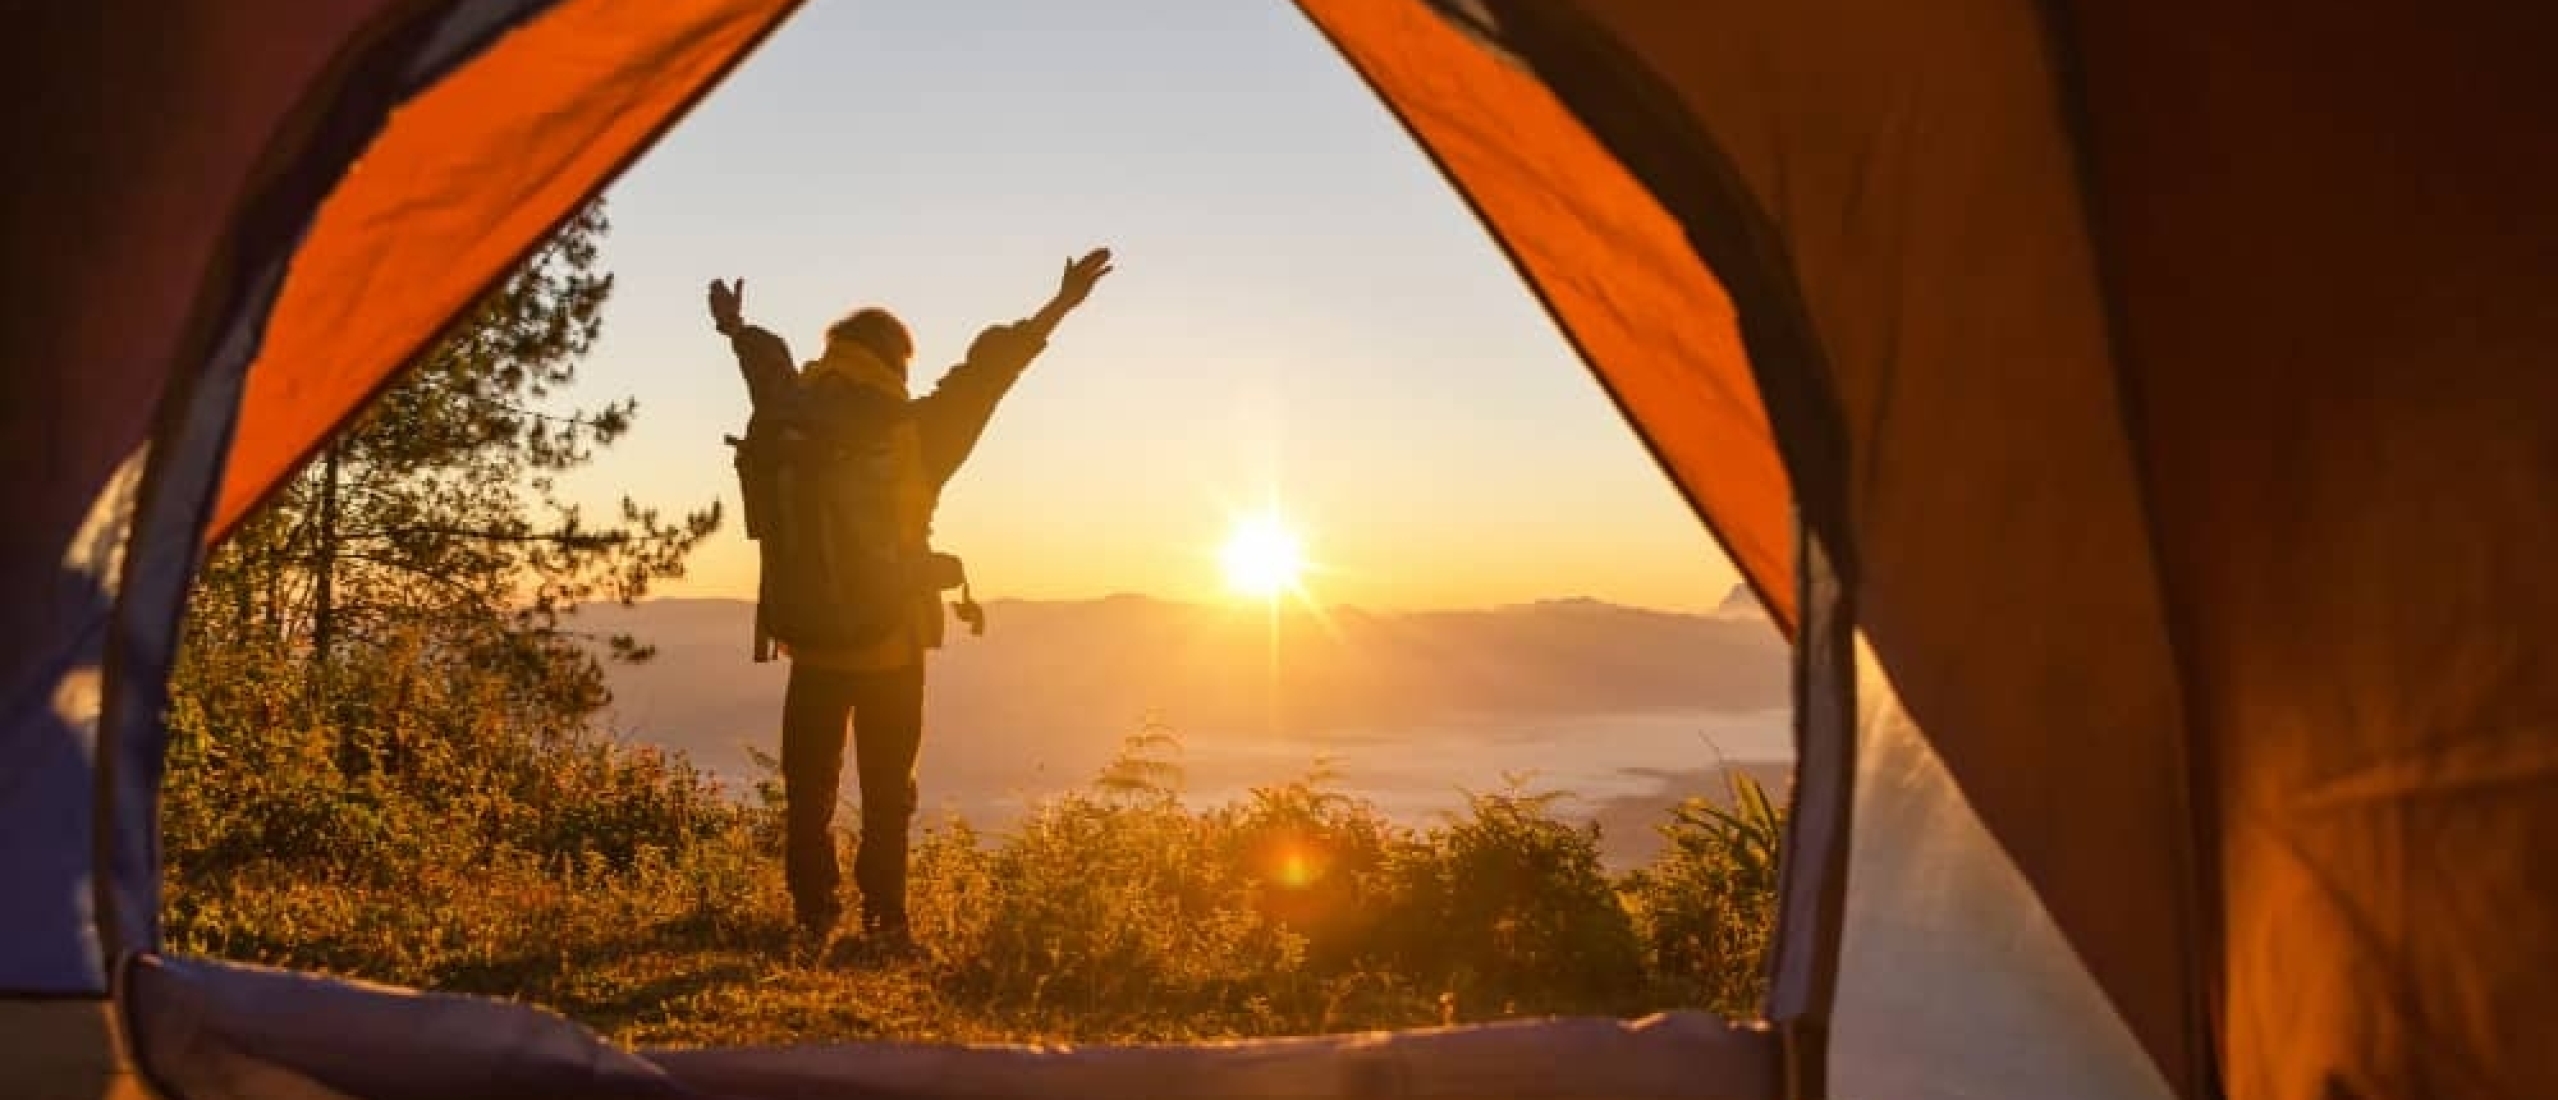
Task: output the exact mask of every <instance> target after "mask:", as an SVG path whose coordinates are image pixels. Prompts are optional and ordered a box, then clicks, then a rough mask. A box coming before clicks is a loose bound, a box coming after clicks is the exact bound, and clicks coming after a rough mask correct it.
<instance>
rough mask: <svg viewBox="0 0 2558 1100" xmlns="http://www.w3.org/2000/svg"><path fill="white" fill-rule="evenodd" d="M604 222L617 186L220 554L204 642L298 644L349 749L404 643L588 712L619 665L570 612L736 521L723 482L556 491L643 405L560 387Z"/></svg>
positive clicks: (535, 707) (606, 282) (593, 302)
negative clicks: (582, 404) (649, 490)
mask: <svg viewBox="0 0 2558 1100" xmlns="http://www.w3.org/2000/svg"><path fill="white" fill-rule="evenodd" d="M606 228H607V223H606V220H605V217H604V213H603V210H602V208H601V206H600V205H598V206H595V207H590V208H589V209H587V210H585V211H584V212H582V213H581V214H579V215H578V216H577V217H576V218H575V219H574V220H572V221H571V222H570V223H569V224H567V225H566V226H564V227H563V228H562V229H561V230H560V232H559V233H558V234H557V235H555V236H554V237H553V238H552V239H551V240H550V241H549V242H548V243H547V244H546V245H545V246H544V247H543V248H542V249H540V250H539V251H538V252H537V253H535V254H534V255H533V256H532V257H530V258H529V259H528V260H527V261H526V262H525V263H524V264H523V265H522V266H521V267H519V268H518V269H517V270H516V271H515V272H514V273H513V274H512V275H511V276H510V277H509V278H508V279H507V280H506V281H505V282H504V283H503V284H501V285H500V286H499V287H498V288H497V289H496V290H495V291H494V292H493V293H491V294H490V295H489V296H488V297H487V298H486V299H484V300H482V301H481V302H480V303H479V304H477V305H476V306H475V307H473V308H472V309H471V310H470V311H469V312H467V313H466V314H464V315H463V317H462V318H461V319H460V320H459V321H458V322H457V323H456V324H455V325H454V326H453V328H452V329H451V330H449V332H448V333H447V334H446V336H445V337H444V338H443V339H442V340H440V341H439V342H438V343H437V344H436V345H435V346H434V347H433V348H432V349H431V350H429V351H428V352H427V353H426V354H425V355H424V356H423V357H421V359H420V360H419V361H418V362H417V363H415V364H414V365H412V366H411V367H410V369H409V370H407V371H406V372H405V373H404V374H403V375H402V376H401V377H400V378H399V379H398V380H397V381H396V382H395V383H394V384H393V385H392V386H391V387H390V388H389V389H388V390H387V391H385V392H384V393H383V394H382V395H381V396H380V397H379V398H378V399H376V400H375V401H374V402H373V404H372V405H371V406H369V407H368V408H367V409H366V410H364V411H363V412H362V413H360V414H359V415H358V416H357V417H356V418H355V420H354V421H353V422H352V423H351V424H349V425H348V426H347V428H346V429H345V430H344V431H342V432H340V433H339V434H338V436H337V437H336V438H334V439H333V440H331V441H330V442H329V443H328V444H327V445H326V446H325V447H324V448H323V449H322V451H321V452H320V453H319V455H318V456H316V457H315V458H314V460H313V461H312V462H310V463H309V464H308V465H307V466H306V467H305V468H304V469H303V470H301V471H300V472H299V473H298V474H296V475H295V476H294V477H292V478H291V479H289V481H288V482H287V483H286V484H285V485H284V486H282V487H281V488H280V489H279V490H278V491H277V492H276V493H275V495H274V496H273V497H271V498H270V499H269V500H268V501H267V502H266V503H265V504H264V505H263V506H262V507H261V508H260V509H259V511H258V512H257V513H256V514H255V515H253V516H251V517H250V518H248V519H247V520H246V521H245V522H244V523H243V524H242V525H241V526H240V528H239V529H238V531H237V533H236V534H235V535H234V536H233V537H232V538H231V539H230V540H229V541H228V542H226V543H225V544H224V545H223V546H222V547H221V548H220V549H219V550H217V551H216V552H215V554H214V555H213V557H212V558H211V560H209V561H208V562H207V564H206V568H205V570H204V572H203V575H202V577H201V579H200V580H199V582H198V586H197V592H196V597H195V602H194V606H193V615H192V619H191V623H190V634H189V640H190V643H191V644H192V645H194V646H199V647H201V646H228V647H257V648H259V649H261V650H265V651H268V652H270V653H271V654H272V655H273V657H274V658H275V659H276V660H277V661H279V662H294V663H298V664H299V666H300V667H301V668H302V670H303V671H304V673H305V679H304V684H305V686H306V689H307V690H308V691H309V692H310V693H311V696H312V698H313V700H314V701H323V702H325V703H326V704H327V706H326V708H325V709H324V715H325V717H324V718H323V720H324V721H330V722H332V723H333V724H335V725H338V726H339V727H340V728H341V729H343V730H344V731H346V742H345V744H343V745H342V746H341V749H342V751H341V758H342V764H343V765H344V766H345V767H347V768H349V769H350V770H354V769H360V768H363V767H365V766H367V765H368V764H369V763H370V762H373V761H377V760H380V759H383V758H384V757H385V755H386V753H385V750H396V748H397V746H383V745H368V744H365V743H363V742H364V740H365V739H364V738H363V737H362V736H360V735H358V734H357V732H356V731H357V730H359V729H362V728H368V727H370V728H385V724H384V723H380V722H367V721H366V720H365V719H366V715H365V713H364V712H365V711H366V710H368V709H376V708H378V707H381V706H388V705H396V704H397V698H396V694H395V695H394V696H393V697H392V698H389V699H385V698H383V697H382V696H383V692H382V691H381V690H378V689H379V688H380V686H381V685H379V684H372V683H361V684H359V683H351V682H349V681H350V676H351V673H350V670H351V669H355V668H359V667H363V668H370V667H374V666H375V665H376V664H378V659H379V657H380V656H381V654H383V653H384V652H386V651H388V650H389V649H391V648H393V647H398V648H399V649H400V651H401V652H403V653H407V654H410V655H411V656H410V657H409V658H407V659H409V660H412V661H419V660H423V661H425V662H427V663H430V664H449V665H453V666H455V667H469V668H471V669H473V670H475V671H478V672H485V673H492V674H496V675H500V676H502V677H504V678H505V679H506V680H507V681H508V683H509V687H510V689H511V690H510V691H508V692H507V696H508V698H509V699H510V700H511V701H512V702H513V703H514V704H515V705H517V706H519V707H521V708H523V709H524V711H525V712H526V713H527V714H529V715H532V716H535V717H537V718H539V719H541V720H542V721H541V723H540V724H541V725H544V726H557V725H560V724H563V723H574V722H576V721H579V720H582V719H584V718H585V717H586V716H588V715H591V714H592V713H593V712H594V711H595V710H597V709H599V708H600V707H601V706H602V705H603V704H604V703H605V702H606V701H607V696H606V695H605V692H604V687H603V676H602V670H601V667H600V665H599V664H598V662H597V660H596V657H595V655H594V650H593V649H592V648H591V647H588V646H584V645H580V644H579V641H580V639H579V638H577V637H576V636H574V635H573V634H571V633H569V632H568V631H567V630H566V628H565V627H564V624H563V616H565V615H566V614H567V613H568V612H570V611H573V610H574V609H575V607H576V606H577V605H578V604H580V603H584V602H588V601H592V600H598V599H614V600H618V601H621V602H625V603H627V602H630V601H633V600H636V599H638V598H639V597H641V596H642V595H644V594H646V593H647V591H648V589H649V586H650V584H651V583H652V582H655V581H657V580H660V579H664V578H669V577H675V576H680V575H681V574H682V572H683V567H684V561H685V558H686V556H687V555H688V554H689V553H690V552H691V551H692V550H693V548H694V547H695V546H697V545H699V544H700V542H701V541H702V540H703V539H704V538H706V537H708V536H709V535H710V534H711V533H712V532H713V531H715V530H716V529H717V528H718V526H719V523H720V518H721V517H720V508H719V504H718V502H717V501H716V500H714V501H712V502H711V503H710V504H709V505H708V506H706V507H703V508H701V509H698V510H694V511H691V512H687V513H685V514H684V515H683V516H682V517H681V518H679V519H674V520H668V519H665V518H663V517H662V516H661V514H660V512H659V511H658V510H657V509H655V508H651V507H643V506H641V505H640V504H639V503H638V502H636V501H633V500H631V499H629V498H627V497H626V498H624V499H623V500H622V502H621V506H620V511H619V514H618V516H616V517H614V518H612V519H611V520H608V521H605V522H597V521H595V520H593V519H591V518H590V517H588V516H587V515H586V514H584V512H583V511H582V510H581V509H580V508H579V507H578V506H577V505H576V504H574V503H571V502H568V501H566V500H563V499H562V497H561V495H560V494H559V492H558V478H559V476H560V475H561V474H563V473H565V472H567V471H570V470H574V469H576V468H578V467H580V466H583V465H585V464H586V463H588V462H589V461H591V460H592V459H593V457H594V454H595V452H596V450H597V449H599V448H603V447H607V446H610V445H612V444H613V443H614V442H615V441H617V440H618V439H620V438H621V436H622V435H623V433H625V432H627V431H628V430H629V429H630V426H631V423H632V419H633V417H634V416H635V415H636V413H637V411H638V409H637V404H636V402H635V401H633V400H630V399H627V398H626V399H623V400H620V401H611V402H606V403H604V404H602V405H600V406H596V407H592V408H576V407H562V405H561V402H560V400H559V398H560V397H561V395H562V394H563V393H564V391H566V390H567V389H568V388H569V387H570V385H571V384H572V383H573V382H574V381H575V380H576V379H577V375H578V370H579V367H580V366H581V364H582V363H583V361H584V360H585V358H586V356H587V354H588V352H589V351H590V350H591V349H592V348H593V346H594V344H595V340H596V337H597V335H598V334H599V332H600V330H601V326H602V319H603V315H602V311H603V306H604V303H605V301H606V299H607V298H608V297H609V296H610V295H611V293H612V289H613V278H612V276H611V275H610V274H609V273H607V272H604V271H602V270H600V269H599V268H598V265H597V260H598V244H599V241H600V239H601V238H602V236H603V235H604V233H605V231H606ZM608 642H609V645H608V647H607V652H608V653H610V654H612V655H614V656H617V657H621V658H627V659H640V658H644V657H645V656H646V655H647V650H646V649H645V647H642V646H640V645H639V644H637V643H636V642H635V641H634V640H632V639H630V638H627V637H619V638H613V639H609V640H608ZM389 755H393V756H395V755H396V752H395V751H393V752H391V753H390V754H389Z"/></svg>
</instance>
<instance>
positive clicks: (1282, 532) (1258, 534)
mask: <svg viewBox="0 0 2558 1100" xmlns="http://www.w3.org/2000/svg"><path fill="white" fill-rule="evenodd" d="M1218 561H1219V563H1220V564H1222V565H1223V566H1224V567H1225V571H1226V584H1227V586H1228V587H1231V588H1233V589H1234V590H1235V591H1236V592H1238V593H1240V594H1242V595H1246V596H1250V597H1252V598H1254V599H1257V600H1266V599H1270V598H1272V597H1274V596H1277V595H1279V594H1280V593H1282V592H1290V591H1294V590H1295V589H1296V587H1297V582H1298V580H1299V578H1301V577H1302V576H1304V574H1305V571H1306V560H1305V554H1304V551H1303V550H1302V549H1300V547H1299V545H1298V542H1297V536H1296V534H1295V533H1294V532H1291V531H1290V530H1288V525H1287V524H1285V523H1283V522H1281V521H1280V519H1279V516H1278V515H1277V514H1276V513H1268V512H1265V513H1263V514H1261V515H1256V516H1244V517H1241V518H1239V519H1237V520H1236V521H1235V529H1234V531H1233V532H1232V533H1231V534H1228V535H1227V536H1226V548H1225V550H1224V552H1222V553H1220V554H1219V555H1218Z"/></svg>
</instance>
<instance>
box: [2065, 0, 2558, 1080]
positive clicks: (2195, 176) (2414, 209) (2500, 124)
mask: <svg viewBox="0 0 2558 1100" xmlns="http://www.w3.org/2000/svg"><path fill="white" fill-rule="evenodd" d="M2078 7H2079V11H2078V27H2077V35H2076V45H2077V49H2078V52H2079V54H2080V55H2081V57H2082V59H2083V70H2084V73H2085V80H2086V89H2087V100H2086V106H2087V116H2088V119H2089V123H2088V137H2089V145H2090V152H2091V162H2092V164H2093V166H2094V169H2095V178H2096V181H2097V184H2098V187H2099V195H2098V198H2099V200H2100V201H2099V202H2098V204H2097V206H2096V214H2097V224H2098V227H2099V229H2100V232H2101V238H2100V239H2101V240H2102V241H2103V243H2104V244H2105V246H2106V249H2107V255H2108V259H2109V260H2110V261H2111V267H2110V271H2109V274H2110V275H2111V276H2112V279H2113V282H2114V286H2115V290H2116V294H2117V297H2118V300H2119V302H2120V311H2121V313H2120V316H2121V318H2122V333H2123V347H2124V351H2125V355H2126V362H2127V369H2126V371H2125V374H2126V380H2127V384H2128V387H2129V389H2130V390H2131V391H2132V392H2133V393H2134V394H2135V395H2136V397H2137V398H2138V400H2139V403H2140V406H2141V409H2142V416H2141V418H2140V428H2141V432H2142V434H2141V436H2140V437H2139V442H2140V443H2141V444H2142V451H2143V454H2144V457H2145V460H2146V462H2147V466H2148V472H2149V484H2150V486H2151V497H2152V504H2153V514H2154V516H2155V517H2156V519H2155V522H2156V526H2157V541H2158V545H2159V548H2160V555H2161V559H2162V562H2161V567H2162V571H2163V574H2164V576H2165V578H2166V581H2167V585H2168V591H2169V594H2170V597H2171V601H2172V610H2173V612H2174V622H2175V624H2176V627H2177V642H2178V646H2179V649H2180V656H2181V657H2182V664H2183V668H2184V670H2185V675H2186V677H2187V681H2188V692H2189V698H2190V700H2191V714H2192V719H2191V720H2192V722H2193V723H2194V728H2195V731H2196V738H2195V743H2196V744H2197V745H2199V746H2201V747H2202V748H2203V749H2204V750H2205V752H2206V756H2205V759H2204V769H2203V776H2204V779H2205V782H2206V783H2207V784H2208V786H2206V788H2205V792H2204V793H2205V795H2206V796H2207V797H2210V798H2212V799H2213V800H2214V801H2213V803H2212V804H2213V805H2214V807H2215V809H2216V811H2217V812H2216V814H2215V817H2216V824H2217V832H2218V834H2219V836H2218V839H2219V846H2218V855H2219V859H2220V868H2219V875H2218V883H2217V887H2218V890H2219V892H2220V895H2221V897H2220V902H2221V918H2222V920H2223V922H2224V924H2223V929H2222V934H2223V939H2224V943H2225V957H2224V958H2223V960H2222V975H2223V977H2222V980H2223V981H2224V982H2225V990H2224V996H2225V998H2226V1005H2225V1011H2226V1016H2225V1019H2224V1020H2223V1022H2222V1026H2223V1041H2224V1044H2225V1049H2224V1053H2225V1057H2226V1063H2225V1069H2226V1073H2227V1078H2228V1080H2227V1084H2228V1088H2229V1095H2231V1096H2233V1097H2277V1098H2304V1100H2305V1098H2310V1097H2328V1096H2342V1095H2354V1096H2551V1095H2558V1044H2553V1043H2552V1042H2551V1041H2550V1040H2551V1038H2552V1035H2553V1032H2554V1031H2558V1029H2553V1028H2552V1025H2551V1019H2552V1014H2553V1010H2552V1008H2551V1006H2550V1003H2549V981H2550V976H2551V975H2553V974H2558V882H2553V878H2552V871H2553V870H2558V667H2554V666H2553V664H2552V657H2551V655H2552V654H2553V653H2558V579H2553V570H2558V201H2553V197H2558V129H2553V127H2558V68H2553V67H2552V66H2551V65H2550V63H2549V45H2550V44H2551V43H2552V42H2558V9H2553V8H2551V7H2550V6H2549V5H2547V4H2531V3H2509V2H2506V0H2447V2H2446V0H2424V2H2416V0H2392V2H2385V3H2376V4H2355V5H2346V6H2330V5H2316V4H2303V3H2274V4H2218V3H2200V2H2192V0H2168V2H2154V0H2140V2H2103V3H2099V2H2093V0H2090V2H2084V3H2081V4H2080V5H2079V6H2078Z"/></svg>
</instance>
